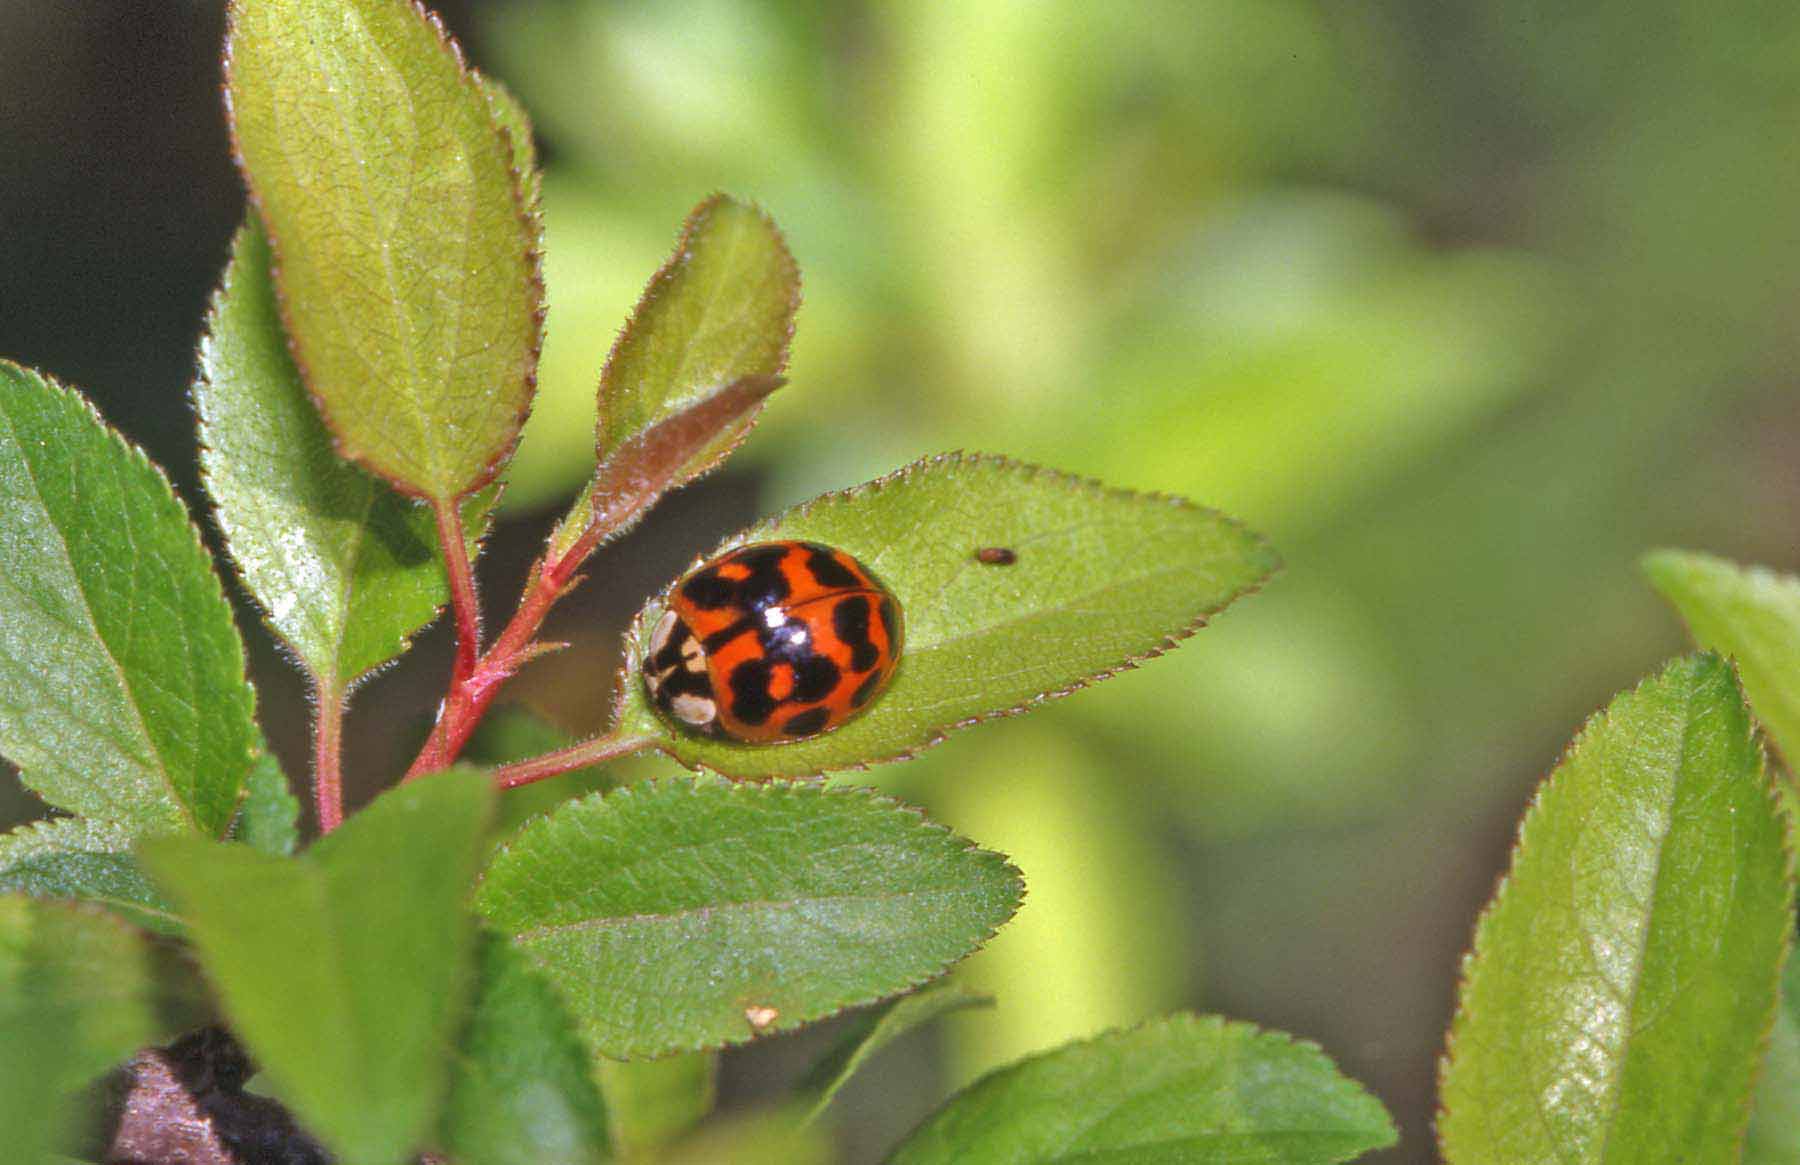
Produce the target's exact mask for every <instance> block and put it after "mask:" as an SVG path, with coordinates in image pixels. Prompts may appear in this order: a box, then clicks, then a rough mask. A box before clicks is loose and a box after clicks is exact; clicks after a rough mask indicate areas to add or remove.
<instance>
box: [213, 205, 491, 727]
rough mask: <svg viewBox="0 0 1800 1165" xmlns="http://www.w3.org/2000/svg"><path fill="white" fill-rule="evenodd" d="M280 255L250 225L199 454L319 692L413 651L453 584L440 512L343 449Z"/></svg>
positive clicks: (218, 308)
mask: <svg viewBox="0 0 1800 1165" xmlns="http://www.w3.org/2000/svg"><path fill="white" fill-rule="evenodd" d="M269 263H270V255H269V247H268V243H267V241H266V240H265V238H264V236H263V233H262V230H261V229H260V227H258V225H257V224H256V223H255V222H254V221H251V222H249V223H246V224H245V225H244V227H243V229H241V230H240V231H239V232H238V235H237V238H236V240H235V241H234V243H233V246H232V258H231V264H230V266H228V267H227V268H226V269H225V278H224V281H223V283H222V284H221V285H220V287H219V291H218V294H217V295H216V296H215V297H214V298H213V305H212V312H211V314H210V315H209V317H208V321H207V334H206V337H205V338H204V339H203V340H202V341H201V343H200V378H199V381H198V382H197V383H196V384H195V386H194V399H195V403H196V404H197V405H198V407H199V412H200V441H201V450H200V464H201V468H202V470H203V471H204V473H205V477H206V486H207V490H208V492H210V493H211V494H212V497H213V502H214V505H215V507H216V512H217V515H218V520H219V528H220V530H222V531H223V532H224V534H225V544H226V546H227V547H228V548H229V549H230V551H231V556H232V558H233V559H234V560H235V561H236V563H237V567H238V573H239V575H240V577H241V578H242V579H243V580H244V585H245V587H246V588H247V589H248V590H249V591H250V593H251V594H252V595H253V596H254V597H255V598H256V601H257V602H258V603H259V604H260V605H261V607H262V609H263V612H264V614H265V616H266V618H267V619H268V621H269V625H270V627H272V628H273V629H274V631H275V633H276V634H277V635H279V636H281V638H282V639H283V640H284V641H285V642H286V643H287V644H288V646H290V647H292V648H293V649H294V652H295V654H296V655H298V656H299V657H300V659H301V662H303V663H304V664H305V665H306V668H307V670H308V671H310V672H311V673H312V674H313V677H314V678H315V679H316V680H317V681H318V683H319V687H320V691H321V692H327V693H330V692H340V693H341V692H342V691H343V690H344V688H345V687H346V686H348V685H350V684H353V683H355V681H356V680H357V679H359V678H360V677H362V676H364V675H366V674H368V673H369V672H370V671H372V670H373V669H375V668H377V667H380V666H381V665H382V664H384V663H387V662H388V661H389V660H391V659H393V658H395V657H396V656H398V655H400V653H401V652H403V651H405V650H406V648H407V645H408V644H409V642H410V641H411V638H412V636H413V635H414V634H415V633H416V632H417V631H418V630H419V629H420V628H421V627H424V626H425V625H426V624H427V623H430V622H431V621H432V620H433V619H435V618H436V617H437V614H438V611H439V610H440V609H442V607H443V605H444V604H445V603H446V602H447V601H448V600H449V590H448V588H447V586H446V585H445V582H444V566H443V557H442V555H441V554H440V553H439V552H438V549H437V532H436V527H435V525H434V523H433V521H432V516H431V512H430V510H429V509H428V508H427V507H424V506H420V505H417V504H415V503H413V502H410V501H408V500H407V499H405V498H402V497H401V496H400V495H399V494H396V493H395V492H394V491H393V490H391V489H389V488H388V487H387V485H385V484H384V483H383V482H381V481H379V480H377V479H376V478H374V477H371V476H370V475H369V474H367V473H364V472H363V471H362V470H360V469H358V468H357V467H355V466H353V465H350V464H348V463H347V462H345V461H343V460H342V459H341V458H339V457H338V455H337V454H336V452H334V450H333V448H332V440H331V434H330V433H329V432H328V431H327V430H326V428H325V425H324V422H323V421H321V420H320V419H319V413H318V410H317V409H315V408H314V407H313V405H312V402H311V401H310V400H308V399H307V395H306V387H305V385H304V384H302V383H301V379H300V372H299V370H298V369H297V368H295V367H294V361H293V358H292V357H291V356H290V355H289V354H288V347H287V337H286V333H285V332H283V330H282V326H281V317H280V312H279V309H278V307H277V304H276V301H275V285H274V282H273V280H272V278H271V275H270V269H269ZM475 525H476V527H477V528H479V523H475Z"/></svg>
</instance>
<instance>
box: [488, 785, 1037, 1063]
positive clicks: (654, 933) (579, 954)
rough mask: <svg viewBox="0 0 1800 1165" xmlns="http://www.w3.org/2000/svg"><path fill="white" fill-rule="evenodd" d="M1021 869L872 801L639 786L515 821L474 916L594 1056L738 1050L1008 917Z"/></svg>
mask: <svg viewBox="0 0 1800 1165" xmlns="http://www.w3.org/2000/svg"><path fill="white" fill-rule="evenodd" d="M1021 889H1022V887H1021V884H1020V880H1019V875H1018V872H1017V871H1015V870H1014V869H1013V868H1012V867H1011V866H1010V865H1008V864H1007V862H1006V860H1005V859H1004V858H1002V857H1000V856H999V855H997V854H992V853H988V852H986V851H984V850H980V849H977V848H975V847H974V846H973V845H972V844H970V843H969V842H967V841H965V840H963V839H961V838H959V837H957V836H955V835H954V834H952V833H950V832H949V831H948V830H946V829H944V828H943V827H941V826H938V825H934V824H932V823H930V822H928V821H926V820H925V819H924V817H922V816H921V815H919V814H918V813H916V812H914V811H910V810H908V809H905V808H903V807H902V806H900V805H898V804H896V803H895V802H893V801H891V800H888V799H887V798H884V797H879V796H876V795H874V794H873V793H869V792H867V791H861V790H849V789H830V790H828V789H824V788H821V787H819V786H817V785H791V784H782V783H775V784H767V785H731V784H726V783H724V782H720V781H717V780H711V779H708V780H701V781H698V782H696V781H692V780H687V779H673V780H665V781H653V782H646V783H644V784H640V785H635V786H631V787H629V788H625V789H620V790H618V791H616V792H613V793H609V794H606V795H604V796H591V797H588V798H586V799H584V800H581V801H578V802H575V803H573V804H570V805H567V806H565V807H563V808H562V809H560V810H558V811H557V812H555V813H552V814H551V815H550V816H548V817H545V818H542V819H540V820H538V821H535V822H533V823H531V824H529V825H527V826H526V827H525V828H524V829H523V830H521V831H520V833H519V835H518V836H517V837H516V838H515V839H514V840H513V841H512V842H511V843H509V844H508V845H507V846H506V847H505V848H504V849H503V850H502V851H501V852H500V854H499V855H498V856H497V857H496V858H495V859H494V862H493V864H492V865H491V866H490V867H489V869H488V872H487V874H486V875H484V877H483V879H482V883H481V889H480V892H479V894H478V895H477V898H476V905H477V908H478V909H479V910H480V911H481V913H482V914H483V915H484V916H485V917H486V918H487V919H488V921H489V922H490V923H492V924H493V925H494V926H495V927H496V928H498V929H499V930H500V931H502V932H503V933H505V934H507V935H510V936H511V938H512V940H513V942H514V943H515V944H517V945H518V946H519V947H520V948H522V949H523V950H525V951H526V952H528V953H529V954H530V955H531V956H532V958H533V960H534V961H535V962H536V963H537V964H538V966H540V967H541V968H542V969H543V970H544V971H545V973H546V974H547V975H548V976H549V977H550V979H551V980H552V981H553V982H555V983H556V985H557V986H558V987H559V988H560V989H561V990H562V993H563V996H564V998H565V999H567V1000H568V1002H569V1005H570V1008H571V1010H572V1011H573V1012H574V1014H575V1017H576V1021H577V1023H578V1024H579V1025H580V1026H581V1029H582V1031H583V1033H584V1034H585V1035H586V1037H587V1039H588V1040H589V1042H590V1043H591V1044H592V1045H593V1046H594V1047H595V1048H596V1049H597V1050H599V1051H600V1052H601V1053H603V1054H606V1055H610V1056H614V1057H618V1058H631V1057H639V1056H655V1055H662V1054H665V1053H668V1052H673V1051H680V1050H690V1049H698V1048H703V1047H716V1046H720V1045H724V1044H734V1043H742V1042H744V1041H746V1040H749V1039H751V1038H754V1037H756V1036H759V1035H765V1034H769V1033H772V1032H776V1031H785V1030H787V1029H789V1028H793V1027H797V1026H799V1025H800V1024H803V1023H806V1022H808V1021H811V1020H816V1019H819V1018H822V1017H824V1016H827V1015H830V1014H832V1013H834V1012H836V1011H838V1010H840V1009H842V1008H845V1007H850V1006H854V1005H856V1004H859V1003H869V1002H873V1001H875V1000H877V999H880V998H882V997H884V996H887V995H892V994H894V993H896V992H899V991H904V990H906V989H907V988H908V987H911V986H914V985H915V984H918V983H920V982H922V981H924V980H925V979H927V978H930V977H932V976H934V975H936V974H938V973H939V972H941V971H942V970H943V969H944V968H945V967H947V966H948V965H949V964H951V963H952V962H954V961H956V960H957V959H960V958H962V957H963V956H964V955H967V954H968V953H969V952H970V951H972V950H974V949H975V948H976V947H977V946H979V945H980V944H981V943H982V942H983V941H984V940H985V939H986V938H987V936H988V935H990V934H992V933H993V931H994V929H995V928H996V927H998V926H999V925H1000V924H1001V923H1003V922H1005V921H1006V919H1007V918H1009V917H1011V915H1012V913H1013V911H1014V910H1016V909H1017V907H1018V904H1019V899H1020V893H1021Z"/></svg>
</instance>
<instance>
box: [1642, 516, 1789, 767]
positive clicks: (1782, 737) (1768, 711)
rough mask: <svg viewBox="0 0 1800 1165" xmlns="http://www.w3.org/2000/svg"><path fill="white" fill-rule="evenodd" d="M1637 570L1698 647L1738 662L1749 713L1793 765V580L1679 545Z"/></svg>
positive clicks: (1656, 554) (1649, 559) (1761, 568)
mask: <svg viewBox="0 0 1800 1165" xmlns="http://www.w3.org/2000/svg"><path fill="white" fill-rule="evenodd" d="M1644 572H1645V573H1646V574H1648V575H1649V576H1650V582H1651V584H1652V585H1654V586H1655V587H1656V589H1657V590H1658V591H1659V592H1661V593H1662V596H1663V597H1664V598H1665V599H1668V600H1669V602H1671V603H1673V604H1674V605H1675V609H1676V610H1678V611H1680V612H1681V617H1682V619H1684V620H1686V622H1687V625H1688V628H1689V630H1691V631H1692V632H1693V635H1694V639H1695V640H1696V641H1697V642H1698V643H1699V644H1700V646H1701V647H1704V648H1706V649H1707V650H1709V651H1716V652H1718V653H1719V654H1721V655H1727V656H1731V657H1733V658H1734V659H1736V660H1737V666H1738V674H1739V675H1740V676H1742V677H1743V681H1744V692H1745V693H1746V694H1747V695H1748V696H1749V697H1750V706H1751V707H1752V708H1754V709H1755V710H1756V718H1757V719H1758V720H1761V721H1762V723H1763V726H1764V727H1765V728H1767V729H1768V730H1769V736H1770V737H1771V738H1772V739H1773V740H1774V741H1775V746H1776V748H1778V749H1780V750H1781V754H1782V756H1784V757H1786V758H1787V761H1788V763H1789V765H1790V766H1792V765H1800V578H1796V577H1794V576H1793V575H1785V574H1777V573H1775V572H1774V571H1772V570H1768V569H1766V568H1764V567H1760V566H1751V567H1743V566H1739V565H1737V564H1736V563H1734V562H1727V561H1726V560H1725V559H1723V558H1714V557H1712V556H1711V555H1709V554H1694V553H1690V552H1687V551H1681V550H1659V551H1657V552H1656V553H1654V554H1651V555H1648V556H1646V557H1645V559H1644Z"/></svg>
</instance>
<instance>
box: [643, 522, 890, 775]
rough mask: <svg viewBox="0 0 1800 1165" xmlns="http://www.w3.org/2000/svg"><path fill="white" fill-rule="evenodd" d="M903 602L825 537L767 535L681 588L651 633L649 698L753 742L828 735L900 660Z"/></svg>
mask: <svg viewBox="0 0 1800 1165" xmlns="http://www.w3.org/2000/svg"><path fill="white" fill-rule="evenodd" d="M901 637H902V631H901V621H900V604H899V602H897V601H896V600H895V598H894V596H893V594H892V593H891V592H889V590H888V589H887V587H885V586H883V585H882V584H881V582H880V581H879V580H877V579H876V578H875V576H874V575H873V574H872V573H870V571H869V569H868V568H867V567H866V566H864V565H863V564H862V563H860V562H858V561H857V560H856V559H854V558H852V557H851V556H850V555H848V554H845V553H844V552H843V551H842V550H837V549H834V548H833V547H830V546H822V545H820V544H819V543H817V542H758V543H753V544H751V545H749V546H740V547H738V548H737V549H736V550H732V551H728V552H727V553H725V554H722V555H720V556H719V557H718V558H715V559H712V560H711V561H709V562H706V563H702V564H701V565H700V566H699V567H697V568H696V569H695V570H693V571H692V572H691V573H689V574H688V575H686V576H685V577H683V578H682V580H681V581H680V582H678V583H676V584H675V590H674V593H673V595H672V596H671V598H670V601H669V609H668V611H666V612H665V613H664V614H663V617H662V619H661V620H659V621H658V622H657V624H656V630H655V631H654V632H653V633H652V634H651V636H650V650H649V656H648V658H647V659H646V661H645V665H644V669H643V670H644V684H645V686H646V688H647V689H648V690H649V693H650V700H651V703H653V704H655V705H656V707H657V708H658V709H659V710H660V711H661V712H662V714H663V716H664V717H665V718H667V719H668V720H670V721H671V722H673V723H675V724H677V725H679V726H681V727H682V728H684V729H686V730H687V731H690V732H696V733H699V734H702V735H705V736H715V737H722V738H724V739H728V740H738V741H744V742H746V743H753V744H773V743H779V742H781V741H788V740H802V739H805V738H806V737H809V736H817V735H818V734H819V733H821V732H830V731H831V730H832V729H834V728H837V727H839V726H840V725H842V724H843V723H844V722H845V721H847V720H849V719H851V718H852V717H853V716H855V715H856V714H857V713H858V712H860V711H862V710H863V709H864V708H866V707H868V705H869V703H870V701H872V700H874V699H875V697H876V696H877V695H879V694H880V692H881V690H882V689H883V688H885V687H886V686H887V683H888V681H889V680H890V679H891V678H893V674H894V666H895V664H896V663H898V662H899V659H900V645H901Z"/></svg>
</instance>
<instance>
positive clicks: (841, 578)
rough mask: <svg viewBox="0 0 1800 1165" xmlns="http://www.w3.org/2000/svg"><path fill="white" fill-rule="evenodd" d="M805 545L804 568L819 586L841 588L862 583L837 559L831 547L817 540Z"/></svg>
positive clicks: (858, 585) (833, 588) (857, 585)
mask: <svg viewBox="0 0 1800 1165" xmlns="http://www.w3.org/2000/svg"><path fill="white" fill-rule="evenodd" d="M805 546H806V551H807V553H806V569H807V570H809V571H811V572H812V576H813V578H815V579H817V580H818V583H819V585H820V586H822V587H829V588H831V589H832V590H843V589H846V588H850V587H860V586H862V585H863V582H862V580H861V579H860V578H857V577H856V574H855V573H854V572H853V571H851V570H850V568H849V567H847V566H845V565H844V564H843V563H842V562H840V561H839V560H838V555H837V552H836V551H835V550H833V549H831V547H829V546H820V545H819V544H818V543H817V542H808V543H806V544H805Z"/></svg>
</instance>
